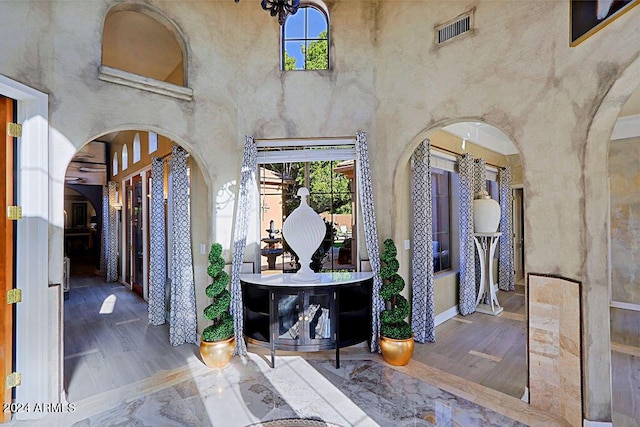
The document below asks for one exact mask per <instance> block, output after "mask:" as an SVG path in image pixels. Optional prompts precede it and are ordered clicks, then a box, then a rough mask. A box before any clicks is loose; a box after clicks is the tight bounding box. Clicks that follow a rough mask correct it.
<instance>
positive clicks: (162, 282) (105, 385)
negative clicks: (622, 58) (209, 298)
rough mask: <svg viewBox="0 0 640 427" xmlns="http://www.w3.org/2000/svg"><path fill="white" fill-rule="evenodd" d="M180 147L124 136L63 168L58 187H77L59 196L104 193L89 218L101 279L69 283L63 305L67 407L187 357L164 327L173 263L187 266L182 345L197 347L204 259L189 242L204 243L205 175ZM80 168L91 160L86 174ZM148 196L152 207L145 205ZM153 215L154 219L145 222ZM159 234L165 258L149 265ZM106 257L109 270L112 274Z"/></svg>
mask: <svg viewBox="0 0 640 427" xmlns="http://www.w3.org/2000/svg"><path fill="white" fill-rule="evenodd" d="M181 145H182V144H178V143H177V142H176V141H174V140H173V139H171V138H169V137H166V136H164V135H163V134H159V133H156V132H155V131H152V130H146V129H144V128H135V129H122V130H118V131H114V132H110V133H106V134H103V135H101V136H99V137H96V138H94V139H93V140H91V141H90V142H89V143H87V144H86V145H85V146H84V147H83V148H82V149H81V150H79V151H78V153H77V154H76V157H75V158H74V161H72V162H70V165H69V168H68V169H67V176H66V178H67V179H66V181H67V182H70V181H72V180H73V182H75V184H68V185H67V186H71V185H73V186H74V187H75V188H80V190H79V192H82V193H85V194H86V193H87V192H88V190H87V189H89V188H91V185H90V184H88V183H89V182H93V181H92V180H94V181H95V179H96V177H95V175H100V180H101V182H102V183H103V184H102V185H96V187H98V191H99V200H100V205H101V206H102V208H101V209H98V208H96V209H95V211H96V215H95V216H96V217H100V219H101V222H102V223H103V227H102V228H101V230H100V231H101V232H102V237H103V238H102V239H101V244H102V245H103V249H104V250H102V251H100V254H101V256H100V260H99V261H100V262H99V263H98V264H99V267H102V269H100V268H98V269H96V270H97V271H96V270H94V271H93V275H92V276H91V277H87V276H84V277H74V276H72V277H71V283H70V291H69V296H68V298H67V299H65V301H64V371H63V372H64V384H65V391H66V393H67V396H68V399H69V401H70V402H76V401H78V400H80V399H83V398H86V397H89V396H93V395H95V394H98V393H101V392H104V391H107V390H111V389H114V388H118V387H121V386H124V385H126V384H130V383H131V382H134V381H138V380H141V379H144V378H147V377H148V376H150V375H152V374H154V373H155V372H157V371H158V370H160V369H173V368H178V367H180V366H183V365H184V364H185V363H186V361H187V359H189V358H190V357H193V353H194V351H193V349H194V348H195V347H192V346H189V345H187V346H183V345H180V344H182V342H178V343H176V340H175V339H173V338H172V337H173V335H172V334H171V333H170V328H169V324H171V325H174V323H173V322H174V321H175V320H174V318H173V313H172V307H179V304H181V303H175V302H174V301H173V298H172V290H174V289H175V288H177V287H179V286H182V283H183V281H182V279H180V278H176V277H175V276H174V275H173V271H174V270H175V268H174V267H173V265H174V264H175V263H176V262H177V261H176V259H177V258H180V259H183V258H185V257H186V258H188V259H189V260H190V261H191V264H190V265H186V266H182V265H181V266H180V267H179V268H180V269H181V270H183V271H184V270H189V269H190V270H191V271H192V272H193V274H192V277H191V279H190V281H189V282H188V283H186V286H187V287H188V288H190V290H191V293H192V296H193V298H192V306H191V308H190V312H191V313H192V314H193V319H194V323H193V331H192V339H191V340H189V338H186V339H185V341H183V342H185V343H195V341H196V331H195V318H196V317H197V311H201V310H198V309H197V308H196V299H195V295H196V294H199V293H201V292H200V291H199V290H196V289H195V288H196V283H197V284H198V285H199V286H201V287H204V286H206V283H205V280H203V279H202V277H201V276H202V274H200V275H198V274H197V272H198V271H199V270H201V269H199V268H198V267H199V266H200V265H199V264H198V263H200V264H203V263H206V256H204V255H202V254H201V251H200V246H201V245H202V244H203V243H204V242H205V241H202V242H201V241H200V240H201V238H199V237H196V238H194V239H192V238H191V236H192V235H193V236H207V235H209V232H210V230H209V226H208V224H207V222H206V220H204V219H203V218H200V216H201V214H193V213H194V212H198V213H201V212H208V186H207V184H206V179H205V177H204V172H203V171H202V170H201V169H200V167H199V166H198V163H197V162H196V161H195V159H194V158H193V157H192V156H190V155H189V153H188V152H187V151H186V150H184V149H183V148H181ZM125 147H127V148H126V149H125ZM92 150H93V151H92ZM87 152H90V153H92V155H88V154H87ZM123 152H125V153H127V155H126V156H123ZM97 153H98V154H97ZM78 158H80V160H84V162H83V165H82V166H78V165H77V164H76V165H74V163H79V162H78ZM87 159H92V160H93V162H92V164H91V166H87V164H88V163H89V162H88V161H87ZM114 159H117V164H118V167H117V169H116V168H114V166H115V164H116V161H114ZM182 166H184V168H182ZM178 167H180V171H178ZM179 173H180V175H178V174H179ZM87 175H88V176H87ZM183 177H184V180H183ZM154 180H155V184H156V185H154ZM178 181H179V182H181V183H184V185H182V187H181V188H180V189H176V188H174V187H173V184H174V183H177V182H178ZM176 185H177V184H176ZM156 187H159V190H160V191H159V197H156V196H154V195H153V194H156V195H157V193H154V192H153V191H154V190H155V189H156ZM179 191H180V192H181V193H180V195H181V196H182V197H183V199H181V200H183V201H185V200H186V202H183V203H181V208H182V209H181V210H178V209H176V208H175V205H176V203H175V201H174V199H175V198H177V197H178V195H179V194H178V192H179ZM76 197H78V198H79V197H81V196H80V195H79V194H78V195H76ZM96 204H97V203H96ZM157 207H159V208H160V210H161V211H162V212H161V213H160V214H159V215H156V216H153V215H152V212H154V213H155V212H156V211H154V209H156V208H157ZM70 210H72V211H73V208H70ZM79 211H80V210H79ZM87 216H90V215H89V213H87ZM72 218H73V216H68V221H72V222H73V221H75V220H73V219H72ZM78 221H79V220H78ZM87 221H90V218H89V219H87ZM172 221H179V222H180V223H182V224H186V225H188V226H187V227H186V228H184V227H183V228H182V229H181V233H183V234H182V235H181V237H185V236H186V237H188V238H187V239H186V240H185V239H180V246H178V242H177V240H178V239H175V238H174V237H173V236H174V225H173V224H174V222H172ZM158 227H159V228H160V230H161V233H162V239H161V240H162V241H163V242H164V243H165V245H164V247H163V249H162V250H161V251H160V253H161V254H162V255H163V257H155V258H154V257H152V256H151V251H152V250H153V248H154V243H153V242H152V241H153V239H154V238H153V237H152V232H153V230H157V229H158ZM184 230H186V231H184ZM172 239H173V240H172ZM155 247H156V248H157V247H159V246H157V245H156V246H155ZM185 251H186V252H185ZM187 252H188V253H187ZM183 254H186V255H185V256H183ZM112 257H115V258H113V261H114V263H113V265H114V266H115V267H116V269H115V271H113V272H110V271H109V265H110V263H111V260H112ZM193 260H195V261H193ZM153 262H155V263H156V264H153ZM100 270H101V271H100ZM159 271H162V273H158V275H156V277H155V279H154V278H152V277H151V272H159ZM101 273H102V274H101ZM111 273H114V274H113V276H110V274H111ZM105 274H106V275H107V279H108V280H105V277H104V275H105ZM154 280H155V281H154ZM202 293H203V294H204V292H203V291H202ZM203 303H204V302H203ZM156 309H157V310H156ZM158 310H159V311H158ZM152 312H153V313H154V316H155V317H154V319H153V320H152V316H151V313H152ZM158 317H159V319H158ZM158 349H161V351H160V352H158Z"/></svg>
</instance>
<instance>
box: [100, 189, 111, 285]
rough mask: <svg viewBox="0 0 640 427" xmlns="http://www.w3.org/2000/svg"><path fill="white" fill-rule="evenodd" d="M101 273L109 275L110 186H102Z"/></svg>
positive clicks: (104, 275)
mask: <svg viewBox="0 0 640 427" xmlns="http://www.w3.org/2000/svg"><path fill="white" fill-rule="evenodd" d="M100 234H101V236H100V275H101V276H102V277H107V263H108V260H107V254H108V253H109V251H108V250H107V235H108V234H109V186H108V185H103V186H102V233H100Z"/></svg>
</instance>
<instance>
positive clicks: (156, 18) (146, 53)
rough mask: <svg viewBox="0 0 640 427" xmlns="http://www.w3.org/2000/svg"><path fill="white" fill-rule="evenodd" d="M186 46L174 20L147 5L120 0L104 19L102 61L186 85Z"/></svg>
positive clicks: (116, 67)
mask: <svg viewBox="0 0 640 427" xmlns="http://www.w3.org/2000/svg"><path fill="white" fill-rule="evenodd" d="M187 62H188V61H187V60H186V49H185V44H184V41H183V38H182V37H181V35H180V33H179V31H178V29H177V28H176V26H175V24H174V23H172V22H171V21H169V20H168V19H167V18H166V17H164V16H163V15H161V14H160V13H159V12H157V11H155V10H154V9H151V8H149V7H146V6H142V5H133V4H120V5H117V6H115V7H113V8H112V9H111V10H110V11H109V13H108V14H107V16H106V18H105V21H104V28H103V34H102V65H103V66H107V67H111V68H115V69H117V70H122V71H126V72H128V73H133V74H136V75H139V76H145V77H149V78H152V79H154V80H158V81H161V82H166V83H171V84H174V85H178V86H186V85H187V73H186V64H187Z"/></svg>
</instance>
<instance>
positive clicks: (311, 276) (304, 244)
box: [282, 187, 327, 282]
mask: <svg viewBox="0 0 640 427" xmlns="http://www.w3.org/2000/svg"><path fill="white" fill-rule="evenodd" d="M308 195H309V190H308V189H307V188H305V187H301V188H300V189H299V190H298V196H299V197H300V206H298V207H297V208H296V209H294V211H293V212H291V214H290V215H289V216H288V217H287V219H285V221H284V224H282V234H283V235H284V239H285V240H286V241H287V243H288V244H289V246H291V249H293V250H294V251H295V253H296V254H298V257H299V258H300V270H298V272H297V273H295V274H294V275H293V276H292V277H291V280H293V281H296V282H313V281H316V280H318V275H317V274H316V273H315V272H314V271H313V270H312V269H311V267H309V264H311V256H312V255H313V253H314V252H315V251H316V249H318V247H319V246H320V244H321V243H322V240H323V239H324V236H325V234H326V232H327V229H326V226H325V225H324V220H323V219H322V218H321V217H320V215H318V214H317V213H316V212H315V211H314V210H313V209H311V207H310V206H309V204H308V203H307V196H308Z"/></svg>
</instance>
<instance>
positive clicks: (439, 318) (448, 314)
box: [434, 305, 460, 326]
mask: <svg viewBox="0 0 640 427" xmlns="http://www.w3.org/2000/svg"><path fill="white" fill-rule="evenodd" d="M458 313H460V312H459V311H458V306H457V305H454V306H453V307H451V308H448V309H446V310H445V311H443V312H442V313H440V314H438V315H436V319H435V322H434V326H438V325H441V324H443V323H444V322H446V321H447V320H449V319H451V318H452V317H456V316H457V315H458Z"/></svg>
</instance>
